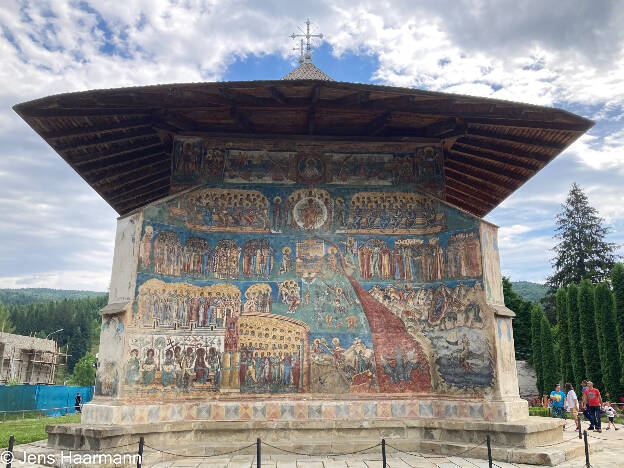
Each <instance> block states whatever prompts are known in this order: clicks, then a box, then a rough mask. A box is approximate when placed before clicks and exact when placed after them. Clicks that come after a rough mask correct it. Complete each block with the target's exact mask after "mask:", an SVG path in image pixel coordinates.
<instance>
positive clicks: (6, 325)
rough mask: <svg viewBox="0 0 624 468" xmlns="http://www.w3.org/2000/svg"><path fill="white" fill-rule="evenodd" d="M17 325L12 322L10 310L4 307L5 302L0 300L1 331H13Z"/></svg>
mask: <svg viewBox="0 0 624 468" xmlns="http://www.w3.org/2000/svg"><path fill="white" fill-rule="evenodd" d="M14 330H15V327H14V326H13V323H12V322H11V316H10V314H9V310H8V309H7V308H6V307H4V304H3V303H2V302H0V331H4V332H5V333H13V331H14Z"/></svg>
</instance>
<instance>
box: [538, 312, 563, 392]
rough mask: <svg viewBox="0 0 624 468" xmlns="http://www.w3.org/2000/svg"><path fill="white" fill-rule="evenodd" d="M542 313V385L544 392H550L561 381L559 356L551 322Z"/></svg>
mask: <svg viewBox="0 0 624 468" xmlns="http://www.w3.org/2000/svg"><path fill="white" fill-rule="evenodd" d="M541 315H542V316H541V317H540V350H541V354H542V375H543V377H542V381H543V382H542V385H543V386H544V391H543V392H542V393H549V392H551V391H552V390H553V389H554V388H555V384H556V383H557V382H559V378H560V371H559V356H557V355H556V353H555V346H554V342H553V333H552V330H551V328H550V322H549V321H548V319H547V318H546V316H545V315H544V314H541Z"/></svg>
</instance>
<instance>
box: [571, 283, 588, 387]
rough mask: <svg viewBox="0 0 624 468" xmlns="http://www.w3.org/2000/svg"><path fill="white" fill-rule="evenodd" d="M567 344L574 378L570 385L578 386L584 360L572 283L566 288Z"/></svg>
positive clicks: (576, 289) (581, 378)
mask: <svg viewBox="0 0 624 468" xmlns="http://www.w3.org/2000/svg"><path fill="white" fill-rule="evenodd" d="M566 305H567V309H568V344H569V346H570V363H571V364H572V371H573V374H574V378H573V379H572V381H571V382H572V383H573V384H575V385H579V384H580V383H581V380H583V379H584V378H585V376H586V375H587V372H586V371H585V359H584V358H583V346H582V345H581V327H580V320H579V311H578V287H577V286H576V284H574V283H572V284H570V285H569V286H568V300H567V304H566Z"/></svg>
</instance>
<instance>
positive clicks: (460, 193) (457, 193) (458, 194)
mask: <svg viewBox="0 0 624 468" xmlns="http://www.w3.org/2000/svg"><path fill="white" fill-rule="evenodd" d="M473 193H474V192H473ZM446 194H447V195H452V196H454V197H455V198H462V197H468V198H470V199H472V200H474V201H476V202H477V204H478V205H479V206H483V207H486V208H489V207H492V206H495V203H494V202H491V201H487V200H484V199H483V198H482V197H478V196H476V195H473V194H470V193H466V191H465V190H462V189H461V188H456V187H453V186H450V185H447V186H446Z"/></svg>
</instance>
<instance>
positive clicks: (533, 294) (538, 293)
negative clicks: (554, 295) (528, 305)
mask: <svg viewBox="0 0 624 468" xmlns="http://www.w3.org/2000/svg"><path fill="white" fill-rule="evenodd" d="M511 286H512V287H513V290H514V291H515V292H516V293H517V294H518V295H519V296H520V297H521V298H522V299H524V300H525V301H531V302H536V303H539V302H540V301H541V300H542V299H543V298H544V297H546V294H547V293H548V286H546V285H544V284H540V283H532V282H530V281H512V282H511Z"/></svg>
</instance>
